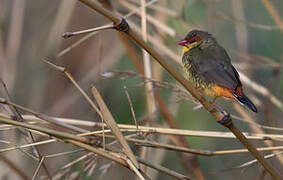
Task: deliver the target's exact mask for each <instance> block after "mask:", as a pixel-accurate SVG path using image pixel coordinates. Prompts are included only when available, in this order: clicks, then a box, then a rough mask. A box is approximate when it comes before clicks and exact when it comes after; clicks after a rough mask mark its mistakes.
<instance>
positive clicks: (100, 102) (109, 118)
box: [91, 87, 139, 168]
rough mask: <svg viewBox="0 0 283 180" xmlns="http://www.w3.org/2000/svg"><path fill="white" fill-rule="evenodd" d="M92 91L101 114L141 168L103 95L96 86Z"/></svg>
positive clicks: (127, 152) (132, 159)
mask: <svg viewBox="0 0 283 180" xmlns="http://www.w3.org/2000/svg"><path fill="white" fill-rule="evenodd" d="M91 90H92V93H93V95H94V97H95V99H96V101H97V103H98V105H99V107H100V110H101V114H102V116H103V117H104V120H105V123H106V124H107V126H108V127H109V128H110V129H111V131H112V133H113V134H114V135H115V137H116V138H117V140H118V142H119V143H120V144H121V146H122V147H123V150H124V151H125V153H126V155H127V156H128V157H129V159H130V160H131V161H132V163H133V164H134V165H135V167H136V168H139V164H138V162H137V160H136V158H135V156H134V153H133V152H132V150H131V148H130V146H129V145H128V143H127V141H126V140H125V138H124V136H123V134H122V133H121V131H120V129H119V127H118V125H117V124H116V122H115V120H114V118H113V116H112V114H111V113H110V111H109V109H108V108H107V106H106V105H105V103H104V101H103V99H102V97H101V95H100V94H99V92H98V91H97V89H96V88H95V87H92V88H91Z"/></svg>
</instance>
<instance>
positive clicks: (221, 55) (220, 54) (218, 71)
mask: <svg viewBox="0 0 283 180" xmlns="http://www.w3.org/2000/svg"><path fill="white" fill-rule="evenodd" d="M191 58H192V61H191V62H192V67H193V68H194V70H195V71H196V73H197V74H199V75H200V77H201V78H202V79H203V80H204V81H206V82H210V83H214V84H217V85H219V86H222V87H226V88H228V89H236V87H237V86H239V85H241V82H240V80H239V74H238V72H237V71H236V69H235V68H234V67H233V66H232V64H231V60H230V58H229V56H228V54H227V53H226V51H225V50H224V49H223V48H222V47H212V48H211V49H209V48H208V49H206V50H201V49H198V48H196V49H195V50H193V51H192V54H191Z"/></svg>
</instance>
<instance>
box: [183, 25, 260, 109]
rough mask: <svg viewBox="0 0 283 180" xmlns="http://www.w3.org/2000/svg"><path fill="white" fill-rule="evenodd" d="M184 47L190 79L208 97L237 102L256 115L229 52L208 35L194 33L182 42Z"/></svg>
mask: <svg viewBox="0 0 283 180" xmlns="http://www.w3.org/2000/svg"><path fill="white" fill-rule="evenodd" d="M179 45H181V46H184V47H183V57H182V64H183V68H184V70H185V72H186V75H187V79H188V80H189V81H190V82H191V83H192V84H193V86H194V87H195V88H197V89H200V90H201V91H202V92H203V93H204V94H205V95H207V96H211V97H213V98H214V100H215V99H216V98H217V97H221V96H223V97H226V98H231V99H236V100H237V101H238V102H239V103H240V104H243V105H245V106H247V107H248V108H249V109H251V110H252V111H253V112H257V108H256V107H255V105H254V104H253V103H252V101H251V100H250V99H249V98H248V97H247V96H246V95H245V94H244V92H243V88H242V83H241V81H240V77H239V74H238V72H237V70H236V69H235V68H234V67H233V65H232V64H231V60H230V57H229V55H228V54H227V52H226V50H225V49H224V48H223V47H222V46H220V45H219V44H218V43H217V42H216V40H215V38H214V37H213V36H212V35H211V34H209V33H208V32H205V31H200V30H192V31H190V32H189V33H188V34H187V36H186V37H185V38H184V39H183V40H181V41H180V42H179Z"/></svg>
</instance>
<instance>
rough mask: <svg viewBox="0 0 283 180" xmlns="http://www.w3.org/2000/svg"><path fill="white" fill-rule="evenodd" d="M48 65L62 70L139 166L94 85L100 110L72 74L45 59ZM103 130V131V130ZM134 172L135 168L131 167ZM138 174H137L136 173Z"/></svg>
mask: <svg viewBox="0 0 283 180" xmlns="http://www.w3.org/2000/svg"><path fill="white" fill-rule="evenodd" d="M46 62H47V63H48V64H49V65H51V66H52V67H54V68H55V69H57V70H59V71H61V72H63V73H64V74H65V75H66V76H67V77H68V78H69V79H70V80H71V82H72V83H73V84H74V85H75V86H76V88H78V89H79V91H80V92H81V93H82V94H83V96H84V97H85V98H86V99H87V101H88V102H89V103H90V105H91V106H92V107H93V109H94V110H95V111H96V112H97V113H98V114H99V116H100V117H101V119H103V120H105V122H106V124H107V126H108V127H109V128H110V129H111V130H112V132H113V134H114V135H115V136H116V138H117V140H118V142H119V143H120V145H121V146H122V148H123V150H124V152H125V154H126V155H127V156H128V158H129V159H130V160H131V161H132V163H133V164H134V165H135V167H136V168H138V169H139V168H140V167H139V163H138V162H137V160H136V158H135V156H134V153H133V152H132V150H131V148H130V146H129V145H128V143H127V141H126V140H125V139H124V136H123V135H122V133H121V132H120V130H119V127H118V126H117V124H116V122H115V120H114V118H113V116H112V115H111V113H110V111H109V110H108V108H107V106H106V105H105V103H104V101H103V99H102V97H101V96H100V94H99V92H98V91H97V89H96V88H95V87H92V93H93V95H94V97H95V98H96V101H97V103H98V104H99V107H100V110H99V109H98V107H97V106H96V105H95V104H94V103H93V101H91V99H90V98H89V97H88V95H87V94H86V93H85V92H84V91H83V90H82V88H81V87H80V86H79V85H78V84H77V83H76V81H75V79H74V78H73V76H72V75H71V74H70V73H69V72H68V71H67V70H66V69H65V68H63V67H60V66H57V65H55V64H52V63H50V62H48V61H46ZM103 132H104V131H103ZM133 170H134V172H135V169H133ZM137 175H138V176H139V174H137Z"/></svg>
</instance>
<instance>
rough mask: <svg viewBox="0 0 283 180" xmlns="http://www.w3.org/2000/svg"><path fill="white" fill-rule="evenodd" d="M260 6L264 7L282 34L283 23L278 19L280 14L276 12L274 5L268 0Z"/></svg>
mask: <svg viewBox="0 0 283 180" xmlns="http://www.w3.org/2000/svg"><path fill="white" fill-rule="evenodd" d="M262 4H263V5H264V6H265V7H266V9H267V10H268V12H269V14H270V15H271V17H272V18H273V19H274V21H275V22H276V24H277V25H278V26H279V28H280V30H281V31H282V32H283V21H282V20H281V18H280V14H279V13H278V12H277V11H276V8H275V6H274V4H273V3H272V2H271V1H269V0H262Z"/></svg>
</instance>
